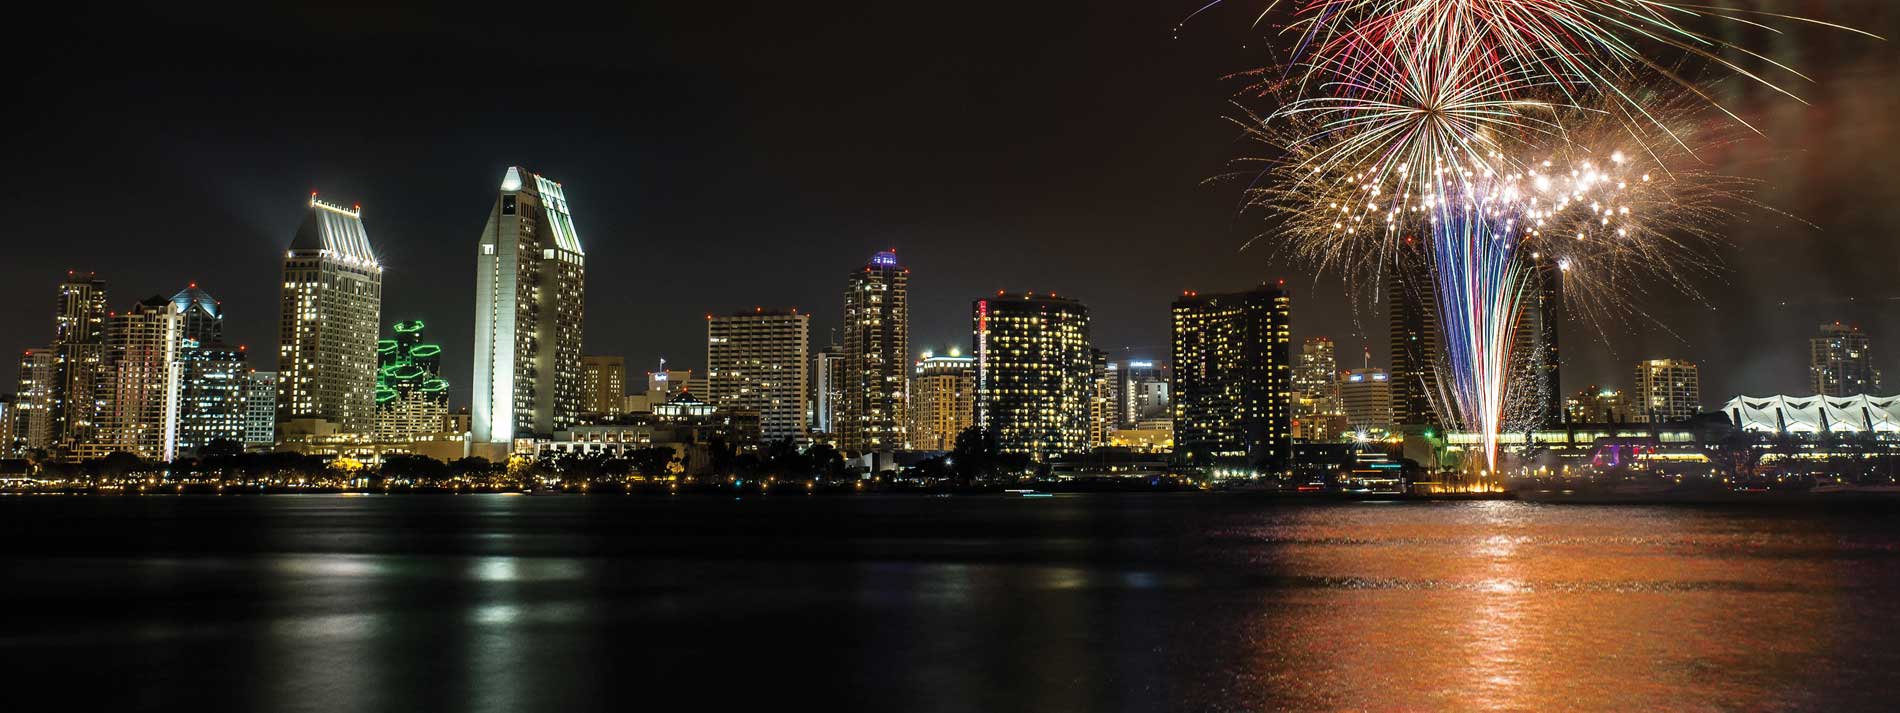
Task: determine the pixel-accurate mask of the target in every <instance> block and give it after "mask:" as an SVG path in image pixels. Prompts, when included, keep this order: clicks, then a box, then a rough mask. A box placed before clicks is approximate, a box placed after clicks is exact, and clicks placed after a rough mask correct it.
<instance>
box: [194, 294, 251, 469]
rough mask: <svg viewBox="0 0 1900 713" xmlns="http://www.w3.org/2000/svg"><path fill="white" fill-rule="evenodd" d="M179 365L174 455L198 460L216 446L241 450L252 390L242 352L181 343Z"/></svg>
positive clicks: (222, 346)
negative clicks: (201, 453) (222, 444)
mask: <svg viewBox="0 0 1900 713" xmlns="http://www.w3.org/2000/svg"><path fill="white" fill-rule="evenodd" d="M181 317H182V315H181ZM181 321H182V320H181ZM181 329H182V327H181ZM178 365H179V366H178V369H179V378H178V383H179V396H178V442H177V451H178V454H179V455H193V454H196V453H197V451H198V449H200V448H203V447H205V446H206V445H209V444H210V443H211V442H212V441H216V440H226V441H230V442H232V443H234V444H239V445H242V444H243V443H244V442H245V437H246V429H247V427H248V424H249V416H250V414H249V407H250V386H251V381H250V375H251V367H250V364H249V362H248V361H247V359H246V358H245V353H244V350H243V349H242V348H239V347H231V346H228V345H226V344H225V343H224V342H222V341H212V342H199V341H198V340H195V339H184V340H181V341H180V343H179V347H178Z"/></svg>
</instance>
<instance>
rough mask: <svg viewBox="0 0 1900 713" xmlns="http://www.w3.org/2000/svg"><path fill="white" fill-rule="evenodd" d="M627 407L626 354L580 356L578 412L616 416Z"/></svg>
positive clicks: (592, 415) (598, 416) (583, 414)
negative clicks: (621, 355)
mask: <svg viewBox="0 0 1900 713" xmlns="http://www.w3.org/2000/svg"><path fill="white" fill-rule="evenodd" d="M626 408H627V358H626V357H617V356H583V357H581V416H583V417H585V418H592V419H600V418H613V417H614V416H618V415H620V414H621V412H623V411H625V410H626Z"/></svg>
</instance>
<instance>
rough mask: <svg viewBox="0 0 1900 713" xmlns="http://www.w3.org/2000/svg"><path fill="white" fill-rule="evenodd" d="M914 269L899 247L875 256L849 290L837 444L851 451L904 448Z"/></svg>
mask: <svg viewBox="0 0 1900 713" xmlns="http://www.w3.org/2000/svg"><path fill="white" fill-rule="evenodd" d="M909 283H910V269H909V268H904V267H900V266H898V264H897V251H896V250H895V249H893V250H887V251H883V252H879V253H877V254H875V255H872V256H871V262H869V263H867V264H866V265H865V266H864V267H862V268H860V269H858V270H857V271H855V272H852V273H851V276H850V277H849V278H848V279H847V280H846V282H845V290H844V372H843V374H844V377H845V378H844V383H843V387H844V388H843V392H844V400H843V401H842V402H841V403H840V404H839V405H840V406H841V407H842V408H840V409H839V410H838V420H837V426H838V445H839V447H840V448H842V449H843V450H845V451H848V452H852V453H875V452H881V451H889V450H894V449H898V448H902V447H903V446H904V442H905V437H904V431H905V424H904V420H905V415H906V413H907V411H906V410H905V406H904V394H905V388H904V387H905V383H906V382H907V381H908V380H909V378H910V373H909V371H910V370H909V364H907V363H906V361H905V357H906V355H907V354H908V353H909V352H910V296H909Z"/></svg>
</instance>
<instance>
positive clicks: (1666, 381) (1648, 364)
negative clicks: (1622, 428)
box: [1630, 359, 1702, 423]
mask: <svg viewBox="0 0 1900 713" xmlns="http://www.w3.org/2000/svg"><path fill="white" fill-rule="evenodd" d="M1630 391H1631V392H1632V395H1633V396H1634V397H1635V398H1634V400H1633V401H1634V402H1633V403H1632V404H1631V406H1632V408H1631V416H1632V417H1634V418H1635V420H1636V421H1637V422H1639V423H1662V422H1665V421H1681V420H1683V419H1686V418H1688V417H1690V416H1694V415H1696V414H1697V413H1700V412H1701V411H1702V377H1701V370H1699V369H1697V368H1696V365H1695V364H1694V363H1692V362H1688V361H1684V360H1681V359H1649V360H1646V361H1641V362H1637V363H1636V383H1635V387H1634V388H1632V389H1631V390H1630Z"/></svg>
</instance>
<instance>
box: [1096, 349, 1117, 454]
mask: <svg viewBox="0 0 1900 713" xmlns="http://www.w3.org/2000/svg"><path fill="white" fill-rule="evenodd" d="M1089 353H1090V354H1091V355H1092V356H1091V357H1090V359H1089V437H1088V444H1089V448H1091V449H1093V448H1102V447H1105V446H1109V445H1113V441H1114V438H1115V431H1116V429H1118V428H1120V426H1121V404H1119V403H1117V402H1116V399H1115V394H1116V393H1117V392H1118V391H1119V389H1117V388H1116V386H1117V385H1116V384H1115V382H1114V381H1113V379H1120V378H1121V373H1120V370H1114V371H1111V370H1110V369H1109V368H1108V366H1109V364H1108V354H1107V353H1106V352H1103V351H1102V350H1100V349H1090V350H1089Z"/></svg>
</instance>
